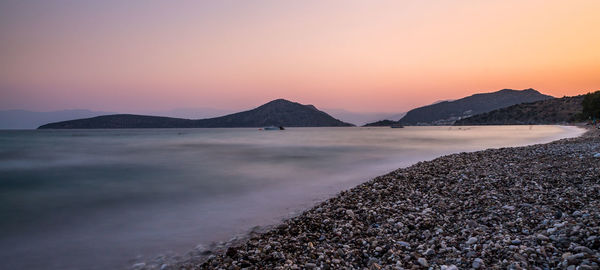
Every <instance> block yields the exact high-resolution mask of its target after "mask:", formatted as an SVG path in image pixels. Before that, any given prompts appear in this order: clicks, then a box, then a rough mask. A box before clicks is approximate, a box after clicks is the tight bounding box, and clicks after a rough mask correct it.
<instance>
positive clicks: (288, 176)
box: [0, 126, 581, 269]
mask: <svg viewBox="0 0 600 270" xmlns="http://www.w3.org/2000/svg"><path fill="white" fill-rule="evenodd" d="M580 133H581V130H579V129H576V128H572V127H558V126H535V127H533V128H530V127H529V126H506V127H460V128H458V127H407V128H404V129H390V128H290V129H288V130H285V131H257V130H256V129H178V130H174V129H161V130H59V131H52V130H35V131H34V130H30V131H0V261H2V263H3V265H4V267H3V269H107V268H109V269H110V268H115V267H116V268H119V267H123V266H125V265H127V264H129V263H131V262H132V261H131V260H132V259H133V258H135V257H136V256H140V255H141V256H145V257H148V256H150V257H152V256H156V255H158V254H159V253H161V252H165V251H167V250H173V251H175V252H180V253H181V252H185V251H186V250H189V249H191V248H192V247H194V246H195V245H196V244H198V243H204V244H206V243H209V242H211V241H220V240H226V239H229V238H230V237H231V236H232V235H233V234H237V233H243V232H245V231H246V230H248V229H249V228H251V227H253V226H256V225H267V224H273V223H275V222H277V221H279V220H280V219H281V218H284V217H287V216H289V215H290V214H291V213H293V212H298V211H301V210H303V209H306V208H307V207H310V206H311V205H313V204H314V203H315V202H317V201H319V200H323V199H325V198H327V197H329V196H332V195H333V194H335V193H337V192H339V191H341V190H343V189H347V188H350V187H352V186H354V185H356V184H358V183H360V182H363V181H366V180H368V179H370V178H372V177H374V176H377V175H380V174H383V173H385V172H387V171H390V170H393V169H396V168H398V167H402V166H407V165H409V164H412V163H415V162H416V161H420V160H426V159H432V158H434V157H436V156H439V155H443V154H448V153H454V152H461V151H473V150H479V149H485V148H490V147H503V146H516V145H526V144H532V143H538V142H548V141H552V140H555V139H558V138H563V137H570V136H576V135H578V134H580Z"/></svg>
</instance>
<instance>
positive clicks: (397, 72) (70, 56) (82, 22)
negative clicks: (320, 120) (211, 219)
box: [0, 0, 600, 112]
mask: <svg viewBox="0 0 600 270" xmlns="http://www.w3.org/2000/svg"><path fill="white" fill-rule="evenodd" d="M0 37H1V39H2V42H0V59H1V60H2V65H0V110H2V109H28V110H38V111H44V110H59V109H73V108H85V109H92V110H105V111H117V112H140V111H148V110H167V109H173V108H194V107H212V108H224V109H248V108H252V107H255V106H257V105H260V104H262V103H265V102H267V101H269V100H271V99H275V98H286V99H289V100H294V101H298V102H301V103H310V104H315V105H316V106H317V107H319V108H340V109H346V110H350V111H359V112H400V111H406V110H409V109H411V108H414V107H416V106H421V105H425V104H429V103H431V102H434V101H436V100H442V99H456V98H460V97H463V96H466V95H470V94H473V93H477V92H491V91H496V90H500V89H503V88H513V89H524V88H530V87H531V88H535V89H537V90H539V91H541V92H543V93H545V94H550V95H554V96H563V95H576V94H580V93H584V92H588V91H592V90H597V89H600V1H598V0H589V1H586V0H582V1H580V0H573V1H554V0H543V1H542V0H539V1H537V0H533V1H525V0H519V1H513V0H503V1H482V0H476V1H475V0H474V1H470V0H469V1H467V0H463V1H433V0H432V1H422V0H421V1H401V0H397V1H348V0H345V1H327V0H319V1H310V0H303V1H281V0H277V1H227V0H223V1H186V0H182V1H151V0H144V1H141V0H140V1H134V0H127V1H123V0H118V1H116V0H102V1H91V0H79V1H74V0H73V1H66V0H64V1H57V0H37V1H36V0H3V1H2V2H0Z"/></svg>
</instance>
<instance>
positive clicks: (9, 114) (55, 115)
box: [0, 110, 114, 129]
mask: <svg viewBox="0 0 600 270" xmlns="http://www.w3.org/2000/svg"><path fill="white" fill-rule="evenodd" d="M107 114H114V112H99V111H90V110H62V111H51V112H34V111H27V110H6V111H0V129H35V128H37V127H39V126H40V125H43V124H46V123H51V122H58V121H67V120H73V119H81V118H89V117H95V116H100V115H107Z"/></svg>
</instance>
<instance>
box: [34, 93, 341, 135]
mask: <svg viewBox="0 0 600 270" xmlns="http://www.w3.org/2000/svg"><path fill="white" fill-rule="evenodd" d="M264 126H284V127H336V126H339V127H342V126H352V124H348V123H345V122H342V121H340V120H337V119H335V118H333V117H331V116H330V115H328V114H327V113H325V112H322V111H319V110H318V109H317V108H316V107H315V106H313V105H302V104H300V103H296V102H291V101H287V100H285V99H277V100H273V101H271V102H269V103H266V104H264V105H262V106H260V107H258V108H255V109H252V110H249V111H244V112H239V113H234V114H229V115H225V116H221V117H215V118H208V119H200V120H190V119H181V118H171V117H160V116H146V115H133V114H114V115H105V116H98V117H92V118H86V119H79V120H71V121H64V122H57V123H50V124H46V125H43V126H40V127H39V128H40V129H66V128H83V129H92V128H217V127H264Z"/></svg>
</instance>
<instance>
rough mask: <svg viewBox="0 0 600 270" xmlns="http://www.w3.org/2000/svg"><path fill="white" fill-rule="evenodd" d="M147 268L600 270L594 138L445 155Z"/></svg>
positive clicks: (598, 152)
mask: <svg viewBox="0 0 600 270" xmlns="http://www.w3.org/2000/svg"><path fill="white" fill-rule="evenodd" d="M196 252H197V253H196V254H192V255H191V256H188V257H187V258H185V259H183V261H181V260H180V261H178V262H173V261H161V262H158V261H157V262H156V263H149V264H145V265H139V266H140V268H144V269H599V267H600V131H599V130H591V129H590V130H589V131H588V132H586V133H585V134H584V135H582V136H580V137H577V138H571V139H563V140H559V141H555V142H552V143H548V144H538V145H532V146H526V147H511V148H500V149H489V150H484V151H478V152H471V153H459V154H453V155H447V156H443V157H440V158H437V159H434V160H431V161H427V162H419V163H417V164H415V165H413V166H410V167H408V168H403V169H398V170H396V171H393V172H391V173H389V174H386V175H383V176H379V177H377V178H375V179H372V180H370V181H368V182H366V183H364V184H361V185H359V186H357V187H355V188H352V189H350V190H347V191H343V192H341V193H340V194H338V195H337V196H335V197H334V198H331V199H329V200H327V201H324V202H322V203H320V204H318V205H316V206H315V207H313V208H312V209H310V210H307V211H305V212H304V213H302V214H300V215H299V216H296V217H293V218H291V219H288V220H286V221H284V222H283V223H282V224H279V225H277V226H275V227H272V228H269V229H268V230H266V231H263V232H260V233H254V234H251V235H250V236H249V237H248V238H246V239H244V240H243V241H241V240H238V241H232V242H230V243H225V244H224V243H221V245H218V246H215V247H212V248H211V249H206V250H197V251H196Z"/></svg>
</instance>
